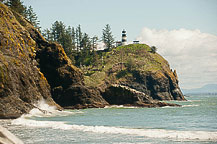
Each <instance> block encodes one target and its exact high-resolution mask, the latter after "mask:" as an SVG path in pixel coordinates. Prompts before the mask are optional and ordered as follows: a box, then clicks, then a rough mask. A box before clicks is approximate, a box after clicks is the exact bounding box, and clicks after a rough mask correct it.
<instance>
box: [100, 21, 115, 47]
mask: <svg viewBox="0 0 217 144" xmlns="http://www.w3.org/2000/svg"><path fill="white" fill-rule="evenodd" d="M102 41H103V42H104V44H105V45H106V49H107V50H108V51H109V50H110V49H111V48H112V47H113V44H114V41H115V40H114V37H113V35H112V31H111V27H110V25H109V24H107V25H106V26H105V28H104V29H103V30H102Z"/></svg>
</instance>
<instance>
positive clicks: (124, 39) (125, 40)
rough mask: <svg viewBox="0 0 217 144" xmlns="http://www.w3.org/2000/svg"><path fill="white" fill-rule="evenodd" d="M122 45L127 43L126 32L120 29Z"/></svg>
mask: <svg viewBox="0 0 217 144" xmlns="http://www.w3.org/2000/svg"><path fill="white" fill-rule="evenodd" d="M121 43H122V45H127V34H126V31H125V30H124V29H123V31H122V40H121Z"/></svg>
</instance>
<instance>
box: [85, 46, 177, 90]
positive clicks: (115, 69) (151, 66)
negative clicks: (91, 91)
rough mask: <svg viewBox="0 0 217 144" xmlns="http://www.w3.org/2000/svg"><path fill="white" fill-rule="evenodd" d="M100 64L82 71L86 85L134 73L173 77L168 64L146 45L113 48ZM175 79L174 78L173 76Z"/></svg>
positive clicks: (121, 77) (96, 84) (93, 84)
mask: <svg viewBox="0 0 217 144" xmlns="http://www.w3.org/2000/svg"><path fill="white" fill-rule="evenodd" d="M100 61H101V62H100V63H99V64H98V65H97V66H95V67H92V68H89V69H83V71H84V73H85V75H86V76H85V82H86V84H87V85H91V86H98V85H99V84H100V83H101V80H104V79H110V78H111V77H110V76H111V75H110V74H113V75H115V76H116V78H115V79H119V80H121V79H122V80H123V79H124V78H126V77H130V76H132V73H134V72H135V71H137V72H141V73H156V75H157V76H158V77H161V76H162V71H164V72H167V73H168V75H170V76H172V77H174V75H176V74H174V73H173V72H172V71H171V69H170V66H169V64H168V62H167V61H166V60H165V59H164V58H163V57H162V56H161V55H159V54H158V53H156V52H153V50H152V48H151V47H150V46H148V45H146V44H129V45H126V46H119V47H117V48H113V49H112V50H111V51H109V52H104V53H103V54H102V58H101V59H100ZM175 77H176V76H175Z"/></svg>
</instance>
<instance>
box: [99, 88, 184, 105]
mask: <svg viewBox="0 0 217 144" xmlns="http://www.w3.org/2000/svg"><path fill="white" fill-rule="evenodd" d="M102 95H103V98H105V100H106V101H107V102H108V103H109V104H111V105H125V106H136V107H162V106H180V105H177V104H170V103H165V102H159V101H156V100H153V99H152V97H150V96H148V95H146V94H145V93H143V92H140V91H137V90H135V89H132V88H129V87H127V86H123V85H117V84H114V85H111V86H110V87H108V88H107V89H106V91H105V92H104V93H103V94H102Z"/></svg>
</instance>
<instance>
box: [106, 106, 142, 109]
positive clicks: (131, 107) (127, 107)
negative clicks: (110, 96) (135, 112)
mask: <svg viewBox="0 0 217 144" xmlns="http://www.w3.org/2000/svg"><path fill="white" fill-rule="evenodd" d="M104 108H126V109H134V108H138V107H136V106H124V105H110V106H105V107H104Z"/></svg>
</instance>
